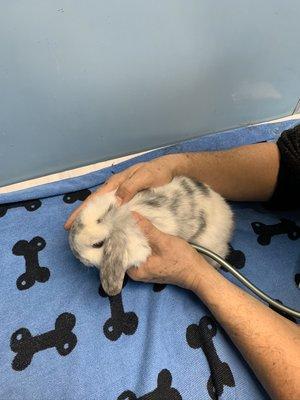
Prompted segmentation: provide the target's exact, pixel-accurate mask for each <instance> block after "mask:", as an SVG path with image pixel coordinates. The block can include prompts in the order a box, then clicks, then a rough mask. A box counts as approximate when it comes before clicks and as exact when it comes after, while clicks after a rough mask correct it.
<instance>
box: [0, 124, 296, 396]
mask: <svg viewBox="0 0 300 400" xmlns="http://www.w3.org/2000/svg"><path fill="white" fill-rule="evenodd" d="M298 122H299V121H298ZM296 123H297V121H289V122H285V123H281V124H275V125H274V124H273V125H271V124H266V125H261V126H258V127H250V128H249V127H248V128H241V129H237V130H233V131H228V132H223V133H218V134H214V135H210V136H207V137H201V138H198V139H193V140H189V141H186V142H183V143H180V144H177V145H174V146H170V147H168V148H165V149H161V150H158V151H153V152H150V153H148V154H146V155H143V156H141V157H137V158H135V159H133V160H129V161H126V162H123V163H121V164H119V165H115V166H112V167H110V168H105V169H103V170H100V171H97V172H94V173H91V174H88V175H85V176H82V177H79V178H74V179H67V180H63V181H60V182H57V183H52V184H47V185H42V186H38V187H35V188H32V189H28V190H22V191H19V192H15V193H10V194H6V195H2V196H1V198H0V320H1V324H0V399H1V400H2V399H3V400H34V399H37V400H54V399H55V400H57V399H65V400H85V399H86V400H93V399H95V400H96V399H97V400H99V399H100V400H102V399H103V400H117V399H119V400H122V399H123V400H125V399H128V400H133V399H146V398H147V399H150V400H151V399H152V400H155V399H157V400H158V399H166V400H180V399H185V400H194V399H195V400H196V399H210V398H211V399H214V398H220V399H230V400H232V399H243V400H253V399H255V400H259V399H267V398H268V396H267V394H266V393H265V391H264V389H263V388H262V386H261V385H260V383H259V382H258V381H257V379H256V378H255V376H254V374H253V373H252V372H251V370H250V368H249V367H248V365H247V364H246V362H245V361H244V359H243V357H242V356H241V355H240V354H239V352H238V350H237V349H236V348H235V347H234V346H233V344H232V342H231V341H230V339H229V338H228V336H227V335H226V333H225V332H224V331H223V329H222V327H221V326H220V325H219V324H218V323H217V322H216V321H215V320H214V318H213V317H212V315H211V314H210V312H209V310H208V309H207V308H206V307H205V306H204V305H203V304H202V303H201V301H200V300H199V299H198V298H197V297H196V296H195V295H193V294H192V293H190V292H188V291H186V290H184V289H181V288H178V287H174V286H171V285H167V286H163V285H153V284H145V283H136V282H132V281H130V280H127V282H125V286H124V289H123V291H122V293H121V294H120V295H118V296H115V297H111V298H108V297H106V296H105V294H104V293H103V292H102V290H101V288H100V289H99V276H98V273H97V270H96V269H93V268H90V269H88V268H86V267H85V266H83V265H82V264H80V262H79V261H77V260H76V259H75V258H74V256H73V255H72V253H71V251H70V249H69V245H68V240H67V232H65V230H64V229H63V223H64V221H65V220H66V218H67V216H68V215H69V214H70V212H71V211H72V209H74V208H75V207H77V206H78V205H79V204H80V202H81V201H83V200H84V199H85V198H86V197H87V196H88V195H89V194H90V192H91V191H94V190H95V189H96V188H97V187H98V186H99V185H100V184H101V183H103V182H104V181H105V180H106V179H107V177H109V176H110V175H111V174H112V173H116V172H118V171H120V170H122V169H124V168H126V167H128V166H130V165H132V164H133V163H135V162H139V161H142V160H149V159H151V158H153V157H157V156H159V155H162V154H167V153H174V152H181V151H199V150H209V149H211V150H215V149H222V148H229V147H233V146H237V145H242V144H246V143H255V142H258V141H265V140H276V138H277V137H278V135H279V133H280V132H281V131H282V130H284V129H286V128H289V127H291V126H292V125H295V124H296ZM232 206H233V209H234V212H235V218H236V229H235V233H234V237H233V240H232V242H231V254H230V256H229V259H230V261H231V262H232V263H233V264H234V265H236V267H237V268H239V269H241V272H242V273H243V274H245V276H247V277H248V278H249V279H250V280H251V281H253V282H254V283H256V284H257V285H258V286H259V287H260V288H261V289H262V290H264V291H266V292H267V293H268V294H269V295H271V297H273V298H276V299H281V300H282V301H283V302H284V303H285V304H287V305H290V306H292V307H294V308H297V307H298V308H299V304H300V301H299V298H300V291H299V288H298V287H297V282H298V281H297V279H298V280H299V273H300V257H299V256H300V250H299V240H297V237H299V235H298V236H297V234H295V231H296V232H298V233H299V229H300V215H299V212H293V213H292V212H280V213H276V212H272V213H270V212H267V211H266V210H265V209H264V208H263V207H262V206H261V205H260V204H256V203H236V204H232ZM277 224H279V232H280V233H279V234H278V233H277V234H276V232H275V233H274V230H273V225H277ZM220 229H221V227H220ZM277 230H278V229H277ZM221 273H222V274H224V275H225V276H226V277H227V278H228V279H230V280H231V281H233V282H236V281H235V279H234V278H233V277H232V276H231V275H229V273H227V272H225V271H221ZM237 284H238V285H239V283H237Z"/></svg>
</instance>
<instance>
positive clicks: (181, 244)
mask: <svg viewBox="0 0 300 400" xmlns="http://www.w3.org/2000/svg"><path fill="white" fill-rule="evenodd" d="M133 216H134V218H135V219H136V220H137V222H138V225H139V227H140V228H141V230H142V231H143V233H144V234H145V236H146V237H147V239H148V241H149V244H150V246H151V248H152V254H151V255H150V256H149V257H148V259H147V260H146V262H145V263H143V264H142V265H140V266H139V267H138V268H136V267H132V268H130V269H129V270H128V271H127V274H128V275H129V276H130V278H132V279H133V280H136V281H143V282H153V283H170V284H173V285H177V286H180V287H183V288H186V289H189V290H195V289H196V287H197V282H198V273H199V269H200V268H201V267H203V266H208V267H210V265H209V264H208V263H207V261H206V260H205V259H204V258H203V257H202V256H200V254H199V253H198V252H197V251H196V250H195V249H194V248H193V247H192V246H190V245H189V244H188V243H187V242H185V241H184V240H183V239H181V238H179V237H176V236H172V235H168V234H166V233H163V232H161V231H160V230H158V229H157V228H156V227H155V226H154V225H153V224H152V223H151V222H150V221H149V220H147V219H146V218H144V217H142V216H141V215H140V214H138V213H136V212H133ZM211 268H212V267H211Z"/></svg>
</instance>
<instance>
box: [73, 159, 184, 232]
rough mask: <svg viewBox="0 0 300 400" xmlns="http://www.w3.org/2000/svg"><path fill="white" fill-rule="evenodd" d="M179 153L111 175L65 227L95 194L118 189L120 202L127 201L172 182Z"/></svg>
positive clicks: (86, 201)
mask: <svg viewBox="0 0 300 400" xmlns="http://www.w3.org/2000/svg"><path fill="white" fill-rule="evenodd" d="M176 157H177V155H175V154H174V155H169V156H164V157H159V158H156V159H154V160H152V161H149V162H145V163H138V164H135V165H133V166H132V167H130V168H127V169H125V170H124V171H122V172H119V173H118V174H116V175H113V176H111V177H110V178H109V179H108V180H107V181H106V182H105V184H104V185H102V186H101V187H100V188H99V189H98V190H96V192H94V193H92V194H91V195H90V196H89V197H88V198H87V199H86V200H85V201H84V202H83V203H82V204H81V206H80V207H78V208H76V210H75V211H73V212H72V214H71V215H70V216H69V218H68V220H67V221H66V223H65V229H67V230H68V229H70V228H71V226H72V224H73V222H74V220H75V219H76V217H77V215H78V213H79V212H80V211H81V209H82V208H83V207H85V206H86V205H87V203H88V202H89V201H90V200H92V199H93V198H94V197H95V196H101V195H102V194H104V193H108V192H111V191H113V190H116V189H117V191H116V196H117V197H118V198H119V200H118V202H119V204H122V203H126V202H128V201H129V200H131V199H132V197H134V195H135V194H136V193H137V192H139V191H140V190H143V189H148V188H150V187H157V186H162V185H164V184H167V183H169V182H171V180H172V179H173V177H174V168H175V165H174V164H175V159H176Z"/></svg>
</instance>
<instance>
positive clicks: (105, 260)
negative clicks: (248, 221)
mask: <svg viewBox="0 0 300 400" xmlns="http://www.w3.org/2000/svg"><path fill="white" fill-rule="evenodd" d="M131 211H136V212H138V213H140V214H141V215H143V216H144V217H146V218H148V219H149V220H150V221H151V222H152V223H153V224H154V225H155V226H156V227H157V228H158V229H160V230H161V231H163V232H165V233H169V234H172V235H176V236H179V237H181V238H183V239H185V240H186V241H189V242H194V243H196V244H199V245H202V246H204V247H206V248H208V249H210V250H213V251H214V252H216V253H217V254H219V255H220V256H221V257H223V258H224V257H225V256H226V255H227V253H228V242H229V240H230V237H231V233H232V229H233V214H232V211H231V209H230V207H229V206H228V204H227V203H226V202H225V200H224V199H223V198H222V197H221V196H220V195H219V194H218V193H216V192H215V191H213V190H212V189H211V188H209V187H208V186H207V185H205V184H203V183H201V182H197V181H194V180H191V179H190V178H187V177H183V176H181V177H176V178H174V179H173V180H172V181H171V182H170V183H168V184H166V185H164V186H161V187H157V188H153V189H147V190H143V191H141V192H139V193H137V194H136V195H135V196H134V198H133V199H132V200H130V201H129V202H128V203H126V204H124V205H121V206H118V205H117V200H116V197H115V191H113V192H109V193H106V194H104V195H102V196H98V197H95V198H94V200H91V201H90V202H89V203H88V204H87V206H86V207H85V208H83V209H82V211H81V212H80V214H79V215H78V216H77V218H76V219H75V221H74V223H73V225H72V227H71V229H70V233H69V243H70V247H71V249H72V251H73V253H74V255H75V257H77V258H78V259H79V260H80V261H81V262H82V263H83V264H85V265H87V266H96V267H97V268H99V270H100V278H101V282H102V286H103V289H104V290H105V292H106V293H107V294H109V295H116V294H118V293H119V292H120V291H121V290H122V284H123V279H124V275H125V272H126V270H127V269H128V268H130V267H132V266H136V267H138V266H139V265H140V264H141V263H143V262H144V261H146V259H147V258H148V256H149V255H150V254H151V248H150V246H149V244H148V242H147V239H146V237H145V236H144V234H143V233H142V232H141V230H140V228H139V226H138V225H137V223H136V221H135V220H134V218H133V217H132V214H131ZM209 262H210V263H211V264H213V265H214V266H217V265H216V263H214V262H213V261H211V260H209Z"/></svg>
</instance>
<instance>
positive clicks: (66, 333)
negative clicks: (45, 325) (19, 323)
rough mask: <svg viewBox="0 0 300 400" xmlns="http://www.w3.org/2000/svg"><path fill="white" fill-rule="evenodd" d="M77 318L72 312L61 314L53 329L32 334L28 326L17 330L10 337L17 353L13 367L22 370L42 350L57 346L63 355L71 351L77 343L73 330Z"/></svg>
mask: <svg viewBox="0 0 300 400" xmlns="http://www.w3.org/2000/svg"><path fill="white" fill-rule="evenodd" d="M75 323H76V318H75V316H74V315H73V314H71V313H63V314H60V315H59V316H58V317H57V319H56V321H55V328H54V329H53V330H51V331H48V332H45V333H42V334H40V335H37V336H32V335H31V333H30V331H29V330H28V329H27V328H20V329H18V330H17V331H15V332H14V333H13V334H12V336H11V339H10V348H11V350H12V351H13V352H14V353H16V355H15V357H14V359H13V362H12V368H13V369H14V370H15V371H22V370H24V369H25V368H27V367H28V366H29V365H30V363H31V361H32V358H33V356H34V355H35V354H36V353H38V352H40V351H42V350H46V349H49V348H52V347H55V348H56V350H57V352H58V353H59V354H60V355H61V356H66V355H68V354H70V353H71V351H72V350H73V349H74V348H75V346H76V343H77V337H76V335H75V334H74V333H73V332H72V330H73V328H74V326H75Z"/></svg>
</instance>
